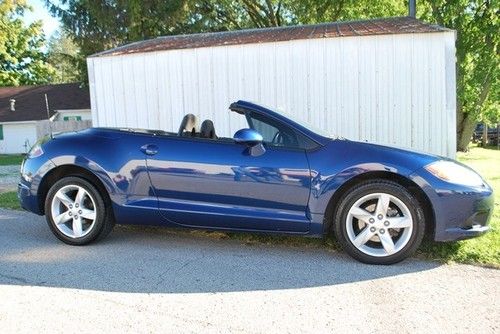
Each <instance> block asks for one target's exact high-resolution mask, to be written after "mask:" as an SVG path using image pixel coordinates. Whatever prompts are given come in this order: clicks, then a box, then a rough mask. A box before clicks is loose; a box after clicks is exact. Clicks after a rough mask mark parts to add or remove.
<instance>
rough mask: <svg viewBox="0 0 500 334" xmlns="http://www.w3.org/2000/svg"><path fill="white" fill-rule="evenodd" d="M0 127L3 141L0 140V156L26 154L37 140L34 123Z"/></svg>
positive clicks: (4, 124)
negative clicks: (0, 154)
mask: <svg viewBox="0 0 500 334" xmlns="http://www.w3.org/2000/svg"><path fill="white" fill-rule="evenodd" d="M2 126H3V140H0V153H2V154H16V153H26V152H27V150H29V149H30V148H31V145H33V144H34V143H35V142H36V140H37V138H36V124H35V123H34V122H33V123H3V124H2ZM25 145H26V146H25Z"/></svg>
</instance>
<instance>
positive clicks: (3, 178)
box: [0, 165, 21, 192]
mask: <svg viewBox="0 0 500 334" xmlns="http://www.w3.org/2000/svg"><path fill="white" fill-rule="evenodd" d="M20 168H21V166H20V165H7V166H0V192H4V191H10V190H15V189H16V187H17V183H18V182H19V170H20Z"/></svg>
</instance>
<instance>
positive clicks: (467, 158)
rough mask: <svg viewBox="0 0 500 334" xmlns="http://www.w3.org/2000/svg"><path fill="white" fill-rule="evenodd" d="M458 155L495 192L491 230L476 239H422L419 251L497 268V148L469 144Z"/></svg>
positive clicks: (499, 201) (499, 238)
mask: <svg viewBox="0 0 500 334" xmlns="http://www.w3.org/2000/svg"><path fill="white" fill-rule="evenodd" d="M457 158H458V160H459V161H461V162H462V163H464V164H466V165H469V166H470V167H472V168H474V169H475V170H476V171H477V172H479V173H480V174H481V175H482V176H483V177H484V178H485V179H486V180H487V182H488V183H489V184H490V186H492V187H493V189H494V191H495V209H494V211H493V217H492V218H491V221H490V226H491V231H490V232H489V233H487V234H485V235H483V236H481V237H479V238H475V239H469V240H463V241H457V242H451V243H437V242H424V244H423V245H422V246H421V247H420V254H421V255H423V256H425V257H426V258H432V259H437V260H444V261H453V262H460V263H470V264H482V265H486V266H492V267H497V268H500V150H496V149H494V148H480V147H472V148H471V150H470V151H469V152H467V153H458V155H457Z"/></svg>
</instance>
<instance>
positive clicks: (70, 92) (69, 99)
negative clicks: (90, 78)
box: [0, 83, 90, 122]
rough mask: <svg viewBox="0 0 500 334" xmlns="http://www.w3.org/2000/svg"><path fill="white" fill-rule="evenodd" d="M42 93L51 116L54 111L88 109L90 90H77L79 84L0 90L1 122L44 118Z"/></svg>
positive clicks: (45, 116) (5, 88)
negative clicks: (12, 105)
mask: <svg viewBox="0 0 500 334" xmlns="http://www.w3.org/2000/svg"><path fill="white" fill-rule="evenodd" d="M45 94H47V98H48V100H49V107H50V116H52V115H53V114H55V111H56V110H65V109H90V96H89V90H88V88H80V85H79V84H78V83H70V84H60V85H42V86H19V87H0V122H22V121H39V120H42V119H47V111H46V106H45ZM11 99H14V100H16V102H15V110H14V111H11V109H10V100H11Z"/></svg>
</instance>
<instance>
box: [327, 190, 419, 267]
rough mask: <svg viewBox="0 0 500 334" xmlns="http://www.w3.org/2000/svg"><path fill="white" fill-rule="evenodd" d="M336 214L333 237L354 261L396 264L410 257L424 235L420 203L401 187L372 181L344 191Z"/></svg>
mask: <svg viewBox="0 0 500 334" xmlns="http://www.w3.org/2000/svg"><path fill="white" fill-rule="evenodd" d="M338 203H339V204H338V206H337V208H336V210H335V213H334V234H335V237H336V238H337V240H338V242H339V243H340V245H341V246H342V248H343V249H344V250H345V251H346V252H347V253H348V254H349V255H350V256H352V257H353V258H355V259H357V260H359V261H361V262H364V263H368V264H384V265H388V264H393V263H397V262H400V261H402V260H404V259H406V258H407V257H409V256H411V255H412V254H413V253H414V252H415V251H416V249H417V248H418V246H419V245H420V243H421V242H422V238H423V236H424V233H425V218H424V211H423V208H422V206H421V204H420V202H419V201H418V200H417V199H416V198H415V197H414V196H413V195H412V194H411V193H410V192H409V191H408V190H407V189H406V188H405V187H403V186H402V185H400V184H398V183H396V182H392V181H387V180H369V181H364V182H362V183H359V184H357V185H356V186H354V187H353V188H351V189H349V190H348V191H346V192H345V194H344V195H343V197H342V198H341V199H340V200H339V202H338Z"/></svg>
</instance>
